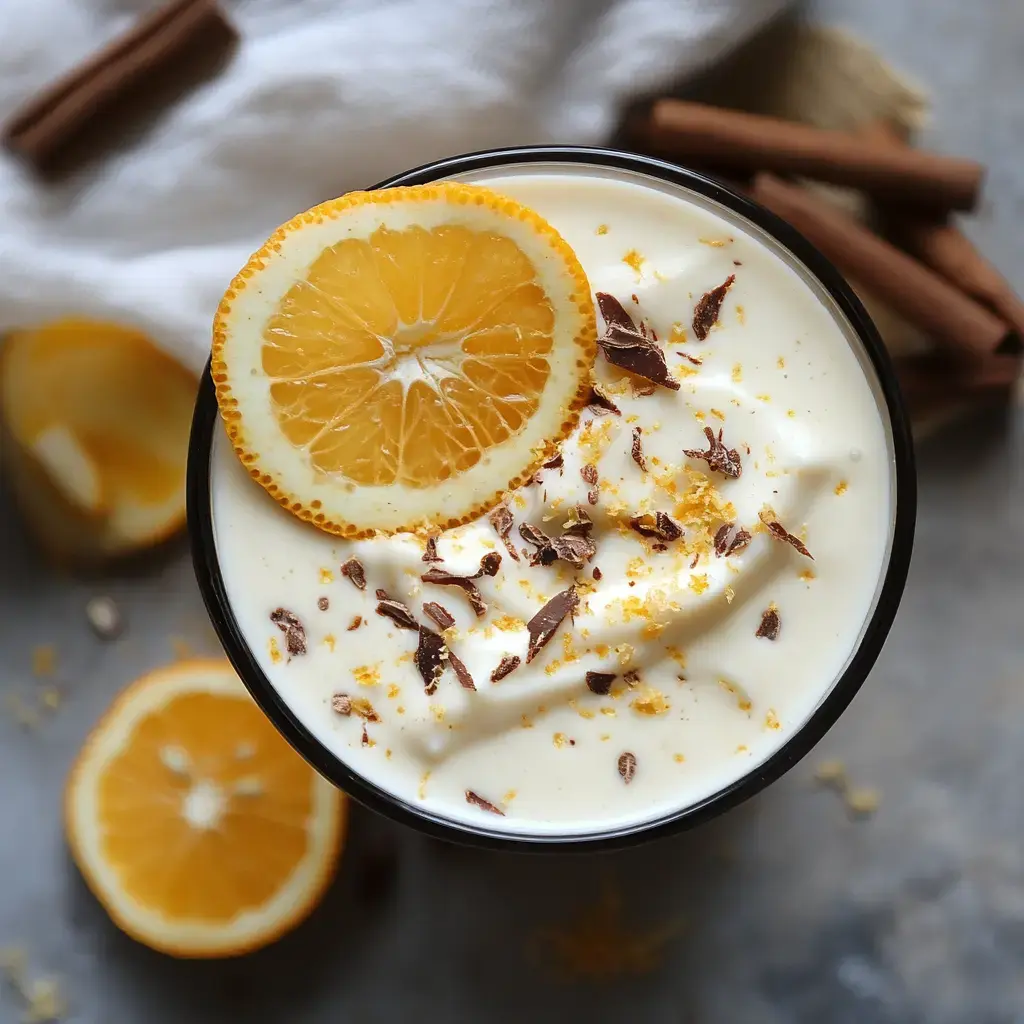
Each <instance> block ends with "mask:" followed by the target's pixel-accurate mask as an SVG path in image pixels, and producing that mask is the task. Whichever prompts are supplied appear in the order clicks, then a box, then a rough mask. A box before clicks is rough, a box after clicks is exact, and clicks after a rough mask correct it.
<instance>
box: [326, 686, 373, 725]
mask: <svg viewBox="0 0 1024 1024" xmlns="http://www.w3.org/2000/svg"><path fill="white" fill-rule="evenodd" d="M342 697H344V698H345V700H347V701H348V709H349V710H348V711H341V712H338V713H339V714H345V715H347V714H355V715H358V716H359V717H360V718H361V719H362V720H363V721H364V722H379V721H380V715H378V714H377V712H376V711H374V709H373V705H372V704H371V703H370V702H369V701H368V700H367V699H366V698H365V697H349V696H348V695H347V694H344V693H336V694H335V695H334V696H333V697H332V698H331V705H332V707H333V706H334V702H335V701H339V703H341V705H342V707H344V706H345V705H344V701H341V700H340V698H342ZM334 710H335V711H337V710H338V709H337V707H335V708H334Z"/></svg>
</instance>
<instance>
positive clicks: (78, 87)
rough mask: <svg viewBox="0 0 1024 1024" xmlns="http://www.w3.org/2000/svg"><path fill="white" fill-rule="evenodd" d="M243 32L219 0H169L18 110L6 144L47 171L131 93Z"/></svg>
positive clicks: (140, 92) (225, 47)
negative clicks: (218, 2) (229, 16)
mask: <svg viewBox="0 0 1024 1024" xmlns="http://www.w3.org/2000/svg"><path fill="white" fill-rule="evenodd" d="M237 39H238V34H237V33H236V31H235V29H234V27H233V26H232V24H231V23H230V22H229V21H228V20H227V17H226V16H225V14H224V12H223V11H222V10H221V9H220V8H219V7H218V5H217V2H216V0H171V2H170V3H167V4H165V5H164V6H163V7H160V8H158V9H157V10H155V11H153V12H152V13H151V14H149V15H147V16H146V17H144V18H142V19H141V20H140V21H139V22H138V23H137V24H136V25H135V26H134V27H133V28H132V29H130V30H129V31H128V32H127V33H126V34H125V35H123V36H121V37H120V38H119V39H116V40H114V41H113V42H111V43H110V44H109V45H107V46H106V47H104V48H103V49H102V50H100V51H99V52H98V53H96V54H95V55H94V56H92V57H90V58H88V59H87V60H86V61H84V62H83V63H82V64H80V65H79V66H78V67H77V68H73V69H72V70H71V71H69V72H68V73H67V74H66V75H64V76H63V77H62V78H60V79H59V80H58V81H56V82H54V83H53V84H52V85H50V86H48V87H47V88H45V89H44V90H43V91H42V92H40V93H39V94H38V95H37V96H35V97H33V98H32V99H31V100H29V102H28V103H26V104H25V105H24V106H23V107H22V108H21V109H20V110H17V111H15V113H14V114H13V115H12V117H11V119H10V120H9V121H8V122H7V124H6V125H4V127H3V131H2V138H3V142H4V145H6V146H7V148H8V149H10V150H12V151H13V152H15V153H17V154H18V155H19V156H21V157H22V158H23V159H24V160H25V161H26V162H27V163H28V164H30V165H32V166H33V167H34V168H36V169H37V170H46V169H48V168H49V165H50V164H51V162H52V161H53V160H54V159H55V158H56V157H57V156H58V155H60V154H61V153H62V152H63V150H64V149H65V148H66V147H68V146H69V145H70V144H71V143H73V142H76V141H77V140H78V139H79V137H80V136H82V135H85V134H88V132H89V131H90V130H92V129H94V128H96V127H98V126H99V124H100V123H101V122H102V121H103V120H104V119H105V116H106V115H108V114H109V113H111V112H112V111H114V110H115V109H116V108H117V107H118V106H119V105H121V104H123V103H124V102H125V101H126V100H128V99H129V98H131V99H134V98H137V97H139V96H141V95H143V94H144V93H145V91H146V89H147V88H149V87H151V86H152V85H153V84H154V83H156V82H157V81H158V80H159V79H161V78H162V77H163V76H166V75H167V74H169V73H170V72H173V71H176V70H180V69H182V68H184V67H185V66H186V65H188V64H189V63H190V62H191V61H193V59H195V58H196V57H197V56H198V55H200V53H202V54H203V55H205V54H208V53H216V52H226V51H227V50H228V49H229V48H230V47H232V46H233V45H234V44H235V42H236V41H237Z"/></svg>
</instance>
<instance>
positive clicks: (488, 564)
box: [473, 551, 501, 579]
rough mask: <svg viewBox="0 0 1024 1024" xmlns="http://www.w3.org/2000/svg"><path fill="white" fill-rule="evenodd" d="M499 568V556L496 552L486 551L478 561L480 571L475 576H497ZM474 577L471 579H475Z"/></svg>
mask: <svg viewBox="0 0 1024 1024" xmlns="http://www.w3.org/2000/svg"><path fill="white" fill-rule="evenodd" d="M500 566H501V555H499V554H498V552H497V551H488V552H487V554H486V555H484V557H483V558H481V559H480V571H479V572H478V573H477V574H476V576H497V574H498V569H499V568H500ZM476 576H474V577H473V578H474V579H475V578H476Z"/></svg>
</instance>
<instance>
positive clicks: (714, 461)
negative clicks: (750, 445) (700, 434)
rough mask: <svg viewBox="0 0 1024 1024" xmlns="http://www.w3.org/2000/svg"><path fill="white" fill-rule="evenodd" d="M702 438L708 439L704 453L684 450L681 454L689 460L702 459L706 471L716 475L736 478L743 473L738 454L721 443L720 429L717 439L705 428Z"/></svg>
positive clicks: (710, 430)
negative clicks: (706, 465) (721, 474)
mask: <svg viewBox="0 0 1024 1024" xmlns="http://www.w3.org/2000/svg"><path fill="white" fill-rule="evenodd" d="M704 436H705V437H706V438H707V439H708V450H707V451H706V452H702V451H699V450H698V449H696V448H684V449H683V454H684V455H686V456H688V457H689V458H691V459H703V460H704V461H705V462H706V463H707V464H708V469H710V470H713V471H714V472H716V473H724V474H725V475H726V476H731V477H733V478H734V479H735V478H738V477H739V476H740V475H741V474H742V472H743V466H742V465H741V464H740V453H739V452H738V451H736V449H735V448H726V446H725V445H724V444H723V443H722V431H721V429H719V431H718V437H715V432H714V431H713V430H712V429H711V428H710V427H705V428H704Z"/></svg>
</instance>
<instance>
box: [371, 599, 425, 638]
mask: <svg viewBox="0 0 1024 1024" xmlns="http://www.w3.org/2000/svg"><path fill="white" fill-rule="evenodd" d="M378 593H381V591H379V592H378ZM377 614H378V615H383V616H384V617H385V618H386V619H390V620H391V621H392V622H393V623H394V624H395V625H396V626H401V627H402V629H413V630H415V629H419V628H420V624H419V623H418V622H417V621H416V619H415V617H414V616H413V614H412V612H411V611H409V609H408V608H406V606H405V605H404V604H402V602H401V601H393V600H391V598H384V599H383V600H382V601H380V603H379V604H378V605H377Z"/></svg>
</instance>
